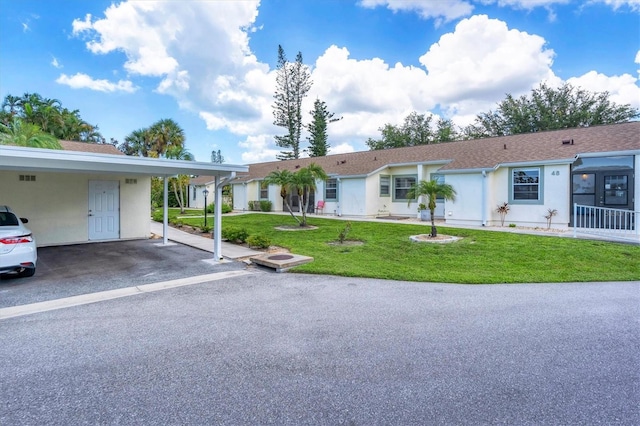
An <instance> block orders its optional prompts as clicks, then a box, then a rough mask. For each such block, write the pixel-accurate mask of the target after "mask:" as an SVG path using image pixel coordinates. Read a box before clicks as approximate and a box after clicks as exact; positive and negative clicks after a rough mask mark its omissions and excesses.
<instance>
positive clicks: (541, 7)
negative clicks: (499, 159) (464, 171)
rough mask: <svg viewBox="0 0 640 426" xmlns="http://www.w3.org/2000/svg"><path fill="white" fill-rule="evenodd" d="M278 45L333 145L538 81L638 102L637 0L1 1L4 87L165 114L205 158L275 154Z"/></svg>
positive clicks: (93, 111) (115, 120)
mask: <svg viewBox="0 0 640 426" xmlns="http://www.w3.org/2000/svg"><path fill="white" fill-rule="evenodd" d="M279 44H281V45H282V46H283V48H284V49H285V52H286V54H287V56H288V58H289V59H291V60H293V59H294V58H295V55H296V54H297V52H298V51H300V52H302V55H303V58H304V62H305V64H307V65H308V66H309V67H310V71H311V75H312V80H313V87H312V89H311V91H310V93H309V97H308V99H307V101H308V102H307V103H306V104H305V106H304V107H303V112H304V113H305V114H304V116H303V120H304V121H305V122H308V120H309V118H310V117H309V114H307V112H308V111H310V110H311V108H312V103H313V100H315V99H316V98H319V99H321V100H323V101H325V102H326V104H327V106H328V109H329V110H330V111H332V112H334V113H336V115H337V116H342V117H343V119H342V120H341V121H339V122H337V123H333V124H331V125H330V126H329V142H330V143H331V146H332V147H331V150H330V154H338V153H342V152H351V151H360V150H365V149H367V148H366V145H365V141H366V140H367V138H369V137H374V138H375V137H379V135H380V133H379V131H378V128H380V127H382V126H383V125H384V124H385V123H393V124H400V123H401V122H402V120H403V118H404V117H405V116H406V115H407V114H409V113H410V112H411V111H418V112H419V113H427V112H432V113H434V114H437V115H438V116H442V117H444V118H450V119H452V120H453V121H454V122H455V123H457V124H458V125H461V126H464V125H466V124H469V123H470V122H472V121H473V118H474V117H475V115H476V114H478V113H480V112H486V111H488V110H490V109H493V108H495V105H496V103H497V102H499V101H500V100H502V99H503V98H504V96H505V94H506V93H511V94H513V95H521V94H526V93H529V92H530V90H531V88H532V87H536V86H537V85H539V84H540V83H541V82H543V81H545V82H547V83H548V84H550V85H554V86H555V85H559V84H562V83H563V82H570V83H572V84H574V85H576V86H581V87H584V88H585V89H587V90H591V91H598V92H600V91H608V92H609V93H610V94H611V99H612V100H614V101H615V102H618V103H625V104H626V103H629V104H631V105H632V106H634V107H636V108H638V107H640V84H639V80H638V78H639V76H640V0H591V1H588V0H587V1H573V0H353V1H349V0H304V1H302V0H263V1H250V0H244V1H190V0H183V1H177V0H176V1H162V2H153V1H133V2H132V1H128V2H127V1H123V2H113V3H112V2H111V1H102V0H92V1H85V0H64V1H63V0H56V1H44V0H20V1H14V0H0V96H1V97H2V98H4V97H5V96H6V95H8V94H11V95H14V96H20V95H22V94H23V93H25V92H35V93H39V94H40V95H42V96H44V97H46V98H55V99H58V100H60V101H61V103H62V105H63V106H64V107H66V108H69V109H78V110H79V111H80V114H81V116H82V118H83V119H85V120H86V121H88V122H89V123H91V124H96V125H98V126H99V129H100V131H101V133H102V134H103V135H104V136H105V137H106V138H107V139H110V138H115V139H117V140H119V141H123V140H124V138H125V136H126V135H128V134H129V133H131V132H132V131H134V130H136V129H140V128H144V127H149V126H150V125H151V124H153V123H154V122H155V121H157V120H159V119H163V118H171V119H174V120H175V121H176V122H177V123H178V124H179V125H180V126H181V127H182V128H183V129H184V130H185V134H186V146H187V149H189V151H190V152H192V153H193V154H194V155H195V157H196V159H197V160H198V161H209V159H210V153H211V151H212V150H221V151H222V154H223V155H224V157H225V160H226V162H227V163H231V164H247V163H254V162H260V161H271V160H274V159H275V155H276V154H277V153H278V152H279V150H280V149H279V148H278V147H276V146H275V145H274V142H273V141H274V138H273V136H274V135H277V134H282V133H283V132H282V129H280V128H277V127H275V126H273V114H272V107H271V106H272V104H273V93H274V91H275V71H274V70H275V63H276V59H277V47H278V45H279ZM305 146H306V140H305V139H304V137H303V141H302V143H301V147H302V148H304V147H305Z"/></svg>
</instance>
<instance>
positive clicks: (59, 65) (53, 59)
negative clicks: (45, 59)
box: [51, 56, 63, 69]
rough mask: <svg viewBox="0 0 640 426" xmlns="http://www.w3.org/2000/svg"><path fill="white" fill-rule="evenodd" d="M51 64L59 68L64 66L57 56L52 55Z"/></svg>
mask: <svg viewBox="0 0 640 426" xmlns="http://www.w3.org/2000/svg"><path fill="white" fill-rule="evenodd" d="M51 66H53V67H54V68H58V69H60V68H63V66H62V64H61V63H60V62H59V61H58V58H56V57H55V56H54V57H52V59H51Z"/></svg>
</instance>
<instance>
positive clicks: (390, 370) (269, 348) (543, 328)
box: [0, 270, 640, 425]
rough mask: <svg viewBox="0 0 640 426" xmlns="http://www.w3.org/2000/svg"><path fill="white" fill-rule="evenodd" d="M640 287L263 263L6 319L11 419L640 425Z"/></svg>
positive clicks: (3, 365) (0, 397) (7, 418)
mask: <svg viewBox="0 0 640 426" xmlns="http://www.w3.org/2000/svg"><path fill="white" fill-rule="evenodd" d="M639 318H640V283H638V282H635V283H630V282H628V283H582V284H547V285H545V284H521V285H490V286H484V285H474V286H467V285H443V284H421V283H406V282H394V281H379V280H366V279H351V278H336V277H326V276H309V275H298V274H270V273H265V272H262V271H259V270H257V271H256V272H255V273H254V274H251V275H248V276H244V277H239V278H230V279H226V280H221V281H216V282H212V283H204V284H197V285H192V286H188V287H181V288H174V289H170V290H166V291H159V292H154V293H150V294H142V295H137V296H131V297H126V298H121V299H115V300H109V301H104V302H99V303H94V304H89V305H84V306H77V307H72V308H66V309H60V310H56V311H50V312H43V313H37V314H32V315H27V316H22V317H17V318H11V319H5V320H2V321H0V424H2V425H27V424H28V425H33V424H47V425H70V424H126V425H138V424H140V425H141V424H145V425H149V424H162V425H187V424H189V425H190V424H193V425H201V424H216V425H227V424H228V425H256V424H284V425H306V424H314V425H316V424H317V425H341V424H342V425H378V424H381V425H382V424H384V425H390V424H393V425H418V424H420V425H428V424H455V425H460V424H473V425H477V424H509V425H523V424H524V425H544V424H549V425H555V424H558V425H560V424H561V425H574V424H576V425H597V424H602V425H615V424H619V425H638V424H640V409H639V408H638V401H639V400H640V351H639V349H640V327H639Z"/></svg>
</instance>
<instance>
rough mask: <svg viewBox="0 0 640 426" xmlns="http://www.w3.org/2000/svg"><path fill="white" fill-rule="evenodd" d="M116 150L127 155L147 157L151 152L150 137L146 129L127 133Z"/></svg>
mask: <svg viewBox="0 0 640 426" xmlns="http://www.w3.org/2000/svg"><path fill="white" fill-rule="evenodd" d="M118 149H119V150H120V151H122V152H124V153H125V154H127V155H133V156H137V157H148V156H149V151H151V137H150V135H149V133H148V130H147V129H138V130H134V131H133V132H131V133H129V134H128V135H127V136H125V138H124V142H122V143H121V144H120V145H118Z"/></svg>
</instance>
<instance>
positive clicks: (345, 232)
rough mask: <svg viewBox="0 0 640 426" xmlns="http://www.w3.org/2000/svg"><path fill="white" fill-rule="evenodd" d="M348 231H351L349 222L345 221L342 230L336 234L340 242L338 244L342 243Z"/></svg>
mask: <svg viewBox="0 0 640 426" xmlns="http://www.w3.org/2000/svg"><path fill="white" fill-rule="evenodd" d="M349 232H351V222H347V224H346V225H345V226H344V228H343V229H342V231H340V233H339V234H338V241H339V242H340V244H343V243H344V242H345V240H346V239H347V235H349Z"/></svg>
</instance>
